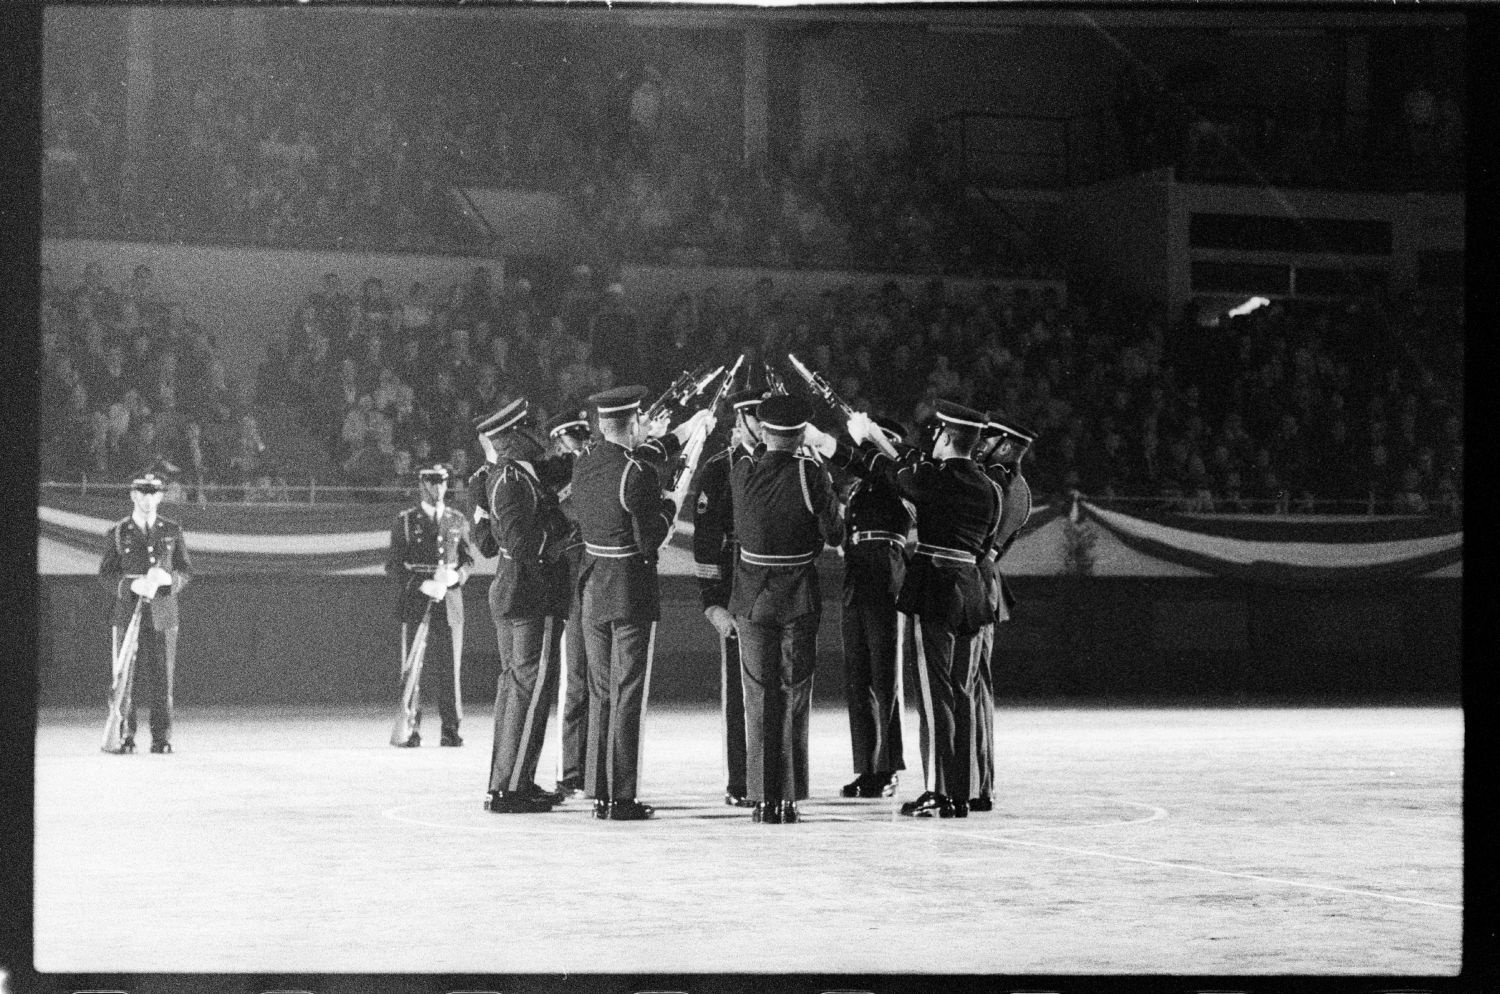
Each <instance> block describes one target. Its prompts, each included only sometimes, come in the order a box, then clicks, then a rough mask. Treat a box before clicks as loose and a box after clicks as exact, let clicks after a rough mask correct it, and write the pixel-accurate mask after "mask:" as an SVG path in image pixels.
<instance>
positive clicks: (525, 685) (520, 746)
mask: <svg viewBox="0 0 1500 994" xmlns="http://www.w3.org/2000/svg"><path fill="white" fill-rule="evenodd" d="M475 428H476V430H477V431H478V433H479V443H480V446H481V447H482V448H483V449H484V453H485V461H486V463H487V464H489V470H488V472H487V473H486V475H485V498H484V504H483V508H484V511H485V513H484V519H485V524H486V526H487V528H486V532H487V534H486V535H485V537H484V538H483V540H482V541H481V544H480V550H479V551H480V552H482V553H484V554H486V555H492V556H495V557H497V558H496V563H495V579H494V582H492V583H491V584H490V591H489V601H490V616H491V618H492V619H493V620H494V623H495V638H496V641H497V643H498V645H499V648H500V675H499V678H498V679H497V681H496V687H495V736H494V745H493V749H492V751H491V754H490V779H489V797H488V799H487V800H486V802H485V809H486V810H488V811H490V812H492V813H494V814H526V813H533V812H540V811H549V810H551V809H552V806H553V805H554V804H556V803H557V802H558V801H559V800H561V798H560V796H559V795H557V794H555V793H553V792H551V791H547V790H544V789H543V788H542V787H540V786H538V785H537V783H536V779H535V778H536V768H537V763H538V761H539V760H540V758H541V752H542V740H543V739H544V737H545V736H546V732H547V717H548V711H549V709H550V708H551V702H552V697H553V695H554V694H556V692H557V681H558V669H559V666H558V653H559V647H560V644H561V641H562V629H563V624H564V623H565V622H566V620H567V617H568V609H569V605H570V597H569V590H568V561H567V558H566V556H565V555H564V549H565V547H566V543H567V537H568V533H569V532H570V531H571V523H570V522H569V521H568V519H567V518H566V516H564V514H563V512H562V508H561V507H560V506H559V505H558V492H559V491H560V490H562V489H563V487H565V486H566V485H567V484H568V481H569V479H570V477H571V475H572V469H573V456H572V455H571V454H568V455H558V456H545V454H544V453H545V446H544V445H543V443H542V440H541V438H540V437H539V436H538V434H537V433H536V431H535V430H534V428H533V424H532V420H531V409H530V405H529V404H528V403H527V401H526V399H525V398H518V399H516V400H513V401H511V402H510V403H509V404H506V405H505V406H504V407H502V408H501V409H500V410H498V411H496V412H495V413H494V414H492V415H490V416H489V417H487V418H484V419H482V420H481V421H479V422H478V424H476V426H475Z"/></svg>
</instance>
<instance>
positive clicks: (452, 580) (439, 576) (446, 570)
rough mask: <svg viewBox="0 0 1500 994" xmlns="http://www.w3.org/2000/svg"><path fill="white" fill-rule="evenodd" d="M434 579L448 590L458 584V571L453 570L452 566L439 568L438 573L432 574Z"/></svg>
mask: <svg viewBox="0 0 1500 994" xmlns="http://www.w3.org/2000/svg"><path fill="white" fill-rule="evenodd" d="M432 578H433V579H434V580H436V581H437V582H438V583H441V584H442V585H443V588H444V589H447V588H448V587H452V586H456V585H457V584H458V581H459V575H458V570H456V569H453V568H452V567H451V566H439V567H438V568H437V572H436V573H434V574H432Z"/></svg>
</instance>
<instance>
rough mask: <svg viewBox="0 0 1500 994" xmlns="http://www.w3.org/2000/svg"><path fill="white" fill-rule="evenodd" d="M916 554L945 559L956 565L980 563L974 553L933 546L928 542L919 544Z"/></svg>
mask: <svg viewBox="0 0 1500 994" xmlns="http://www.w3.org/2000/svg"><path fill="white" fill-rule="evenodd" d="M916 553H917V555H919V556H930V557H931V558H933V559H943V560H947V561H949V562H955V563H969V564H970V565H972V564H974V563H976V562H978V560H977V559H975V558H974V553H972V552H965V551H964V550H963V549H950V548H948V547H947V546H946V545H932V544H931V543H928V542H918V543H917V548H916Z"/></svg>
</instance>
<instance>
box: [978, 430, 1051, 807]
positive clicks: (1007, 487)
mask: <svg viewBox="0 0 1500 994" xmlns="http://www.w3.org/2000/svg"><path fill="white" fill-rule="evenodd" d="M985 435H986V437H988V438H993V439H994V441H993V442H991V443H989V451H987V452H986V453H984V455H983V456H982V457H981V458H980V464H981V465H982V466H983V467H984V471H985V473H986V474H988V475H989V477H990V479H992V480H994V481H995V482H996V483H998V484H1000V489H1001V491H1002V492H1003V494H1004V498H1005V503H1004V507H1003V509H1002V510H1001V513H1000V526H999V527H998V528H997V529H996V531H995V538H994V541H993V544H992V546H991V548H990V550H989V551H988V552H987V553H986V554H985V555H984V556H982V557H981V558H980V560H979V569H980V573H981V574H982V575H983V577H984V583H985V590H986V595H987V596H988V597H989V601H990V609H991V611H992V612H993V614H994V620H993V621H992V622H990V623H989V624H987V625H985V626H984V630H983V631H982V632H980V643H981V644H980V657H979V667H978V670H977V672H976V673H975V680H974V729H975V731H974V764H973V768H972V771H971V783H972V785H973V790H974V792H975V793H974V796H973V797H971V798H969V810H970V811H991V810H993V809H994V807H995V802H994V787H995V671H994V658H995V627H996V626H997V625H999V624H1001V623H1003V622H1006V621H1009V620H1010V609H1011V608H1012V607H1014V606H1015V603H1016V600H1015V597H1014V596H1013V595H1012V594H1011V592H1010V587H1009V585H1008V584H1006V582H1005V577H1004V575H1002V574H1001V572H1000V567H999V563H998V560H999V559H1000V558H1001V557H1002V556H1004V555H1005V553H1006V551H1007V550H1008V549H1009V548H1010V547H1011V544H1012V543H1014V542H1015V539H1016V534H1017V533H1018V532H1020V530H1021V528H1022V526H1024V525H1025V524H1026V519H1027V518H1028V517H1030V516H1031V487H1030V486H1029V485H1028V484H1027V482H1026V477H1025V476H1023V475H1022V473H1021V457H1022V456H1024V455H1025V454H1026V451H1027V449H1028V448H1029V447H1030V446H1031V443H1032V442H1033V441H1034V440H1035V438H1036V436H1035V434H1034V433H1033V432H1031V431H1030V430H1028V429H1026V428H1022V427H1021V426H1020V425H1018V424H1017V423H1016V422H1015V421H1014V419H1012V418H1009V417H1004V416H1000V415H995V414H991V415H990V419H989V424H988V426H987V428H986V431H985Z"/></svg>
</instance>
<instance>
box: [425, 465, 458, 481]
mask: <svg viewBox="0 0 1500 994" xmlns="http://www.w3.org/2000/svg"><path fill="white" fill-rule="evenodd" d="M451 475H452V474H451V473H449V471H448V467H447V466H445V465H443V464H442V463H437V464H435V465H432V466H427V467H424V468H422V469H419V470H417V478H418V479H420V480H421V481H422V482H423V483H447V482H448V477H449V476H451Z"/></svg>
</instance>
